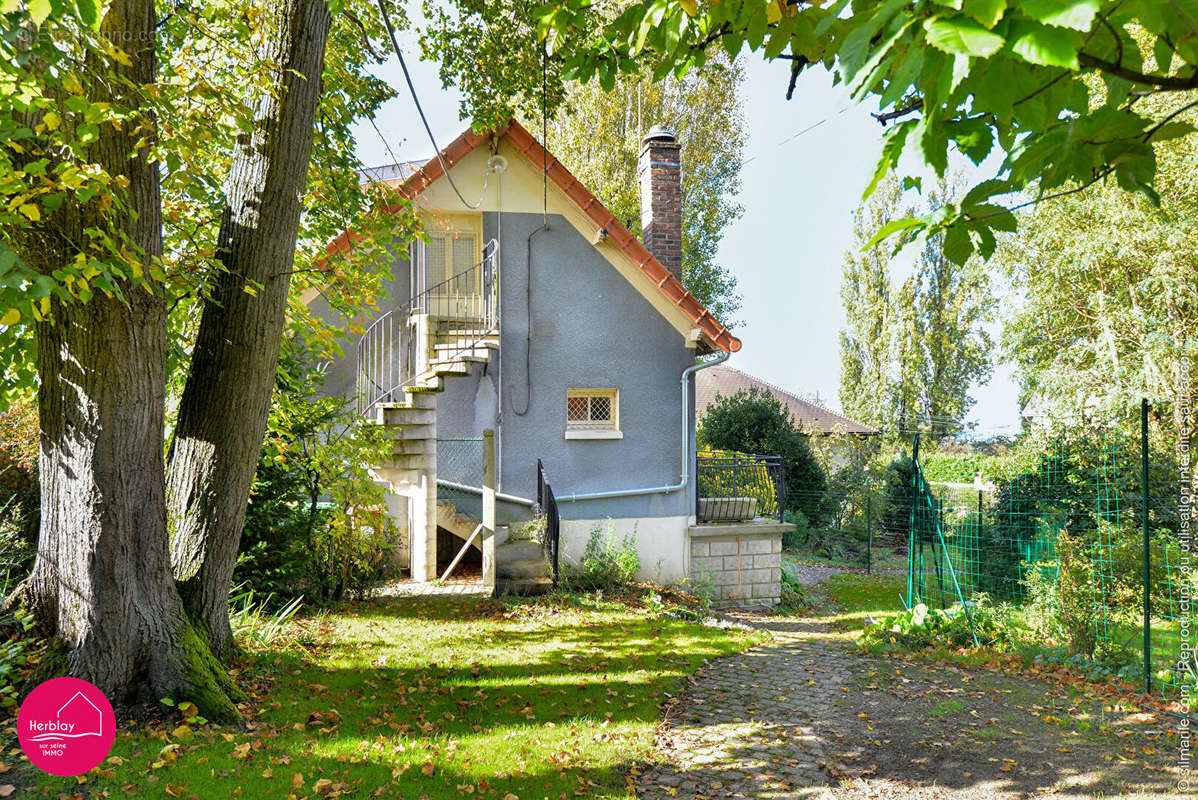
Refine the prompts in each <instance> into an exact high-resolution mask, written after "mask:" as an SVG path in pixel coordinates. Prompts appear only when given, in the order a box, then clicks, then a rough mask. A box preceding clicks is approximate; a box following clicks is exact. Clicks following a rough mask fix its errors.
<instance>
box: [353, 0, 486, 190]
mask: <svg viewBox="0 0 1198 800" xmlns="http://www.w3.org/2000/svg"><path fill="white" fill-rule="evenodd" d="M377 5H378V8H379V13H380V14H382V17H383V25H385V26H386V28H387V35H388V37H390V39H391V47H392V49H393V50H395V55H396V57H397V58H399V67H400V69H402V70H403V77H404V81H406V82H407V84H408V92H409V93H410V94H411V95H412V102H413V103H415V104H416V112H417V113H418V114H419V115H420V121H421V122H422V123H424V130H425V132H426V133H427V134H428V140H429V141H430V142H432V144H433V150H435V151H436V152H437V160H438V161H440V162H441V169H442V170H444V172H445V178H446V179H447V180H448V181H449V185H450V186H452V187H453V193H454V194H456V195H457V196H458V199H459V200H461V201H462V205H464V206H466V208H469V209H471V210H474V211H477V210H478V209H479V208H482V204H483V198H484V197H486V194H487V181H488V180H489V178H490V174H491V171H490V169H488V170H487V175H486V178H484V180H483V190H482V195H481V196H480V197H479V198H478V202H477V203H471V202H470V201H468V200H467V199H466V198H465V197H463V196H462V192H461V190H460V189H458V185H457V184H456V183H454V180H453V175H451V174H449V164H447V163H445V156H444V155H442V154H441V148H440V147H438V146H437V139H436V137H434V136H433V129H432V126H430V125H429V124H428V117H426V116H425V115H424V108H423V107H422V106H421V105H420V98H419V97H417V96H416V85H415V84H414V83H412V75H411V73H409V72H408V64H407V62H406V61H404V57H403V52H402V51H401V50H400V49H399V40H398V39H397V38H395V28H393V27H392V26H391V16H390V15H389V14H388V13H387V4H386V2H385V0H377Z"/></svg>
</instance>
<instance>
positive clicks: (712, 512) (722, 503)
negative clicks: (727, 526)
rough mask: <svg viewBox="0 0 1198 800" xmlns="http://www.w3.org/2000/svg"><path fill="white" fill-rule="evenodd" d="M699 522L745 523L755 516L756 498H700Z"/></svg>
mask: <svg viewBox="0 0 1198 800" xmlns="http://www.w3.org/2000/svg"><path fill="white" fill-rule="evenodd" d="M696 516H697V517H698V519H699V522H746V521H748V520H751V519H753V518H755V517H756V516H757V498H756V497H700V498H699V507H698V509H697V514H696Z"/></svg>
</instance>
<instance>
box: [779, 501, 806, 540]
mask: <svg viewBox="0 0 1198 800" xmlns="http://www.w3.org/2000/svg"><path fill="white" fill-rule="evenodd" d="M786 521H787V522H789V523H790V524H791V525H794V526H795V529H794V530H793V531H787V532H784V533H783V534H782V549H783V550H798V549H799V548H800V547H802V546H803V545H805V544H807V539H808V536H809V533H810V531H809V530H808V524H807V515H806V514H804V513H803V512H802V511H799V510H797V509H796V510H794V511H787V512H786Z"/></svg>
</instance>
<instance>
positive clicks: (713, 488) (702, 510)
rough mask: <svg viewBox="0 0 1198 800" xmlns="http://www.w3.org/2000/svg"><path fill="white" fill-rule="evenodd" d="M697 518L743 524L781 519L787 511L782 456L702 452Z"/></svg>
mask: <svg viewBox="0 0 1198 800" xmlns="http://www.w3.org/2000/svg"><path fill="white" fill-rule="evenodd" d="M695 487H696V491H695V518H696V520H697V521H699V522H743V521H747V520H751V519H754V518H756V517H777V518H778V520H779V521H782V519H783V518H782V514H783V512H784V511H785V510H786V478H785V476H784V474H783V470H782V457H781V456H754V455H746V454H744V453H732V452H726V451H715V450H700V451H699V452H698V453H696V455H695Z"/></svg>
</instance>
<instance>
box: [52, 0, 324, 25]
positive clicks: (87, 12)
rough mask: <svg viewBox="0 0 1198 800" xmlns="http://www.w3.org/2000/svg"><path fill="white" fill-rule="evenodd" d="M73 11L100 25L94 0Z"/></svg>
mask: <svg viewBox="0 0 1198 800" xmlns="http://www.w3.org/2000/svg"><path fill="white" fill-rule="evenodd" d="M75 10H76V12H78V15H79V21H80V22H82V23H83V24H84V25H86V26H87V27H89V28H95V27H97V26H98V25H99V24H100V9H99V8H98V7H97V6H96V0H75ZM333 13H334V14H337V13H338V12H337V11H334V12H333Z"/></svg>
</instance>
